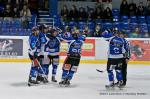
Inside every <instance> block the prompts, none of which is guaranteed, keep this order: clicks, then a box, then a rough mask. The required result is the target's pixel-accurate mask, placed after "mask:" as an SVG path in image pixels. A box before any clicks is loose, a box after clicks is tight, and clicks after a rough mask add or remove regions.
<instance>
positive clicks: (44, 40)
mask: <svg viewBox="0 0 150 99" xmlns="http://www.w3.org/2000/svg"><path fill="white" fill-rule="evenodd" d="M38 40H39V43H40V46H39V47H38V48H37V52H38V53H39V55H45V50H44V47H45V44H46V43H47V41H48V38H47V37H46V34H45V33H42V32H40V33H39V38H38Z"/></svg>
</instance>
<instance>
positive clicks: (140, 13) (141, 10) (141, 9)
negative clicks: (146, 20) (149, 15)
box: [137, 2, 145, 16]
mask: <svg viewBox="0 0 150 99" xmlns="http://www.w3.org/2000/svg"><path fill="white" fill-rule="evenodd" d="M137 15H138V16H144V15H145V8H144V6H143V2H140V3H139V6H138V8H137Z"/></svg>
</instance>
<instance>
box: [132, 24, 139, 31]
mask: <svg viewBox="0 0 150 99" xmlns="http://www.w3.org/2000/svg"><path fill="white" fill-rule="evenodd" d="M137 27H138V24H137V23H130V30H131V31H134V30H135V28H137Z"/></svg>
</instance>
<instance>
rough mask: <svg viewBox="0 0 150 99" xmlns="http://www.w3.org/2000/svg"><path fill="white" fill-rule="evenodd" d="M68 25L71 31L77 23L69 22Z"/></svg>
mask: <svg viewBox="0 0 150 99" xmlns="http://www.w3.org/2000/svg"><path fill="white" fill-rule="evenodd" d="M68 25H69V26H70V27H71V28H72V29H73V27H74V26H77V23H76V22H74V21H70V22H69V24H68Z"/></svg>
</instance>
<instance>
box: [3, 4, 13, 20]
mask: <svg viewBox="0 0 150 99" xmlns="http://www.w3.org/2000/svg"><path fill="white" fill-rule="evenodd" d="M4 16H5V17H12V11H11V6H10V5H9V4H7V5H6V9H5V11H4Z"/></svg>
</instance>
